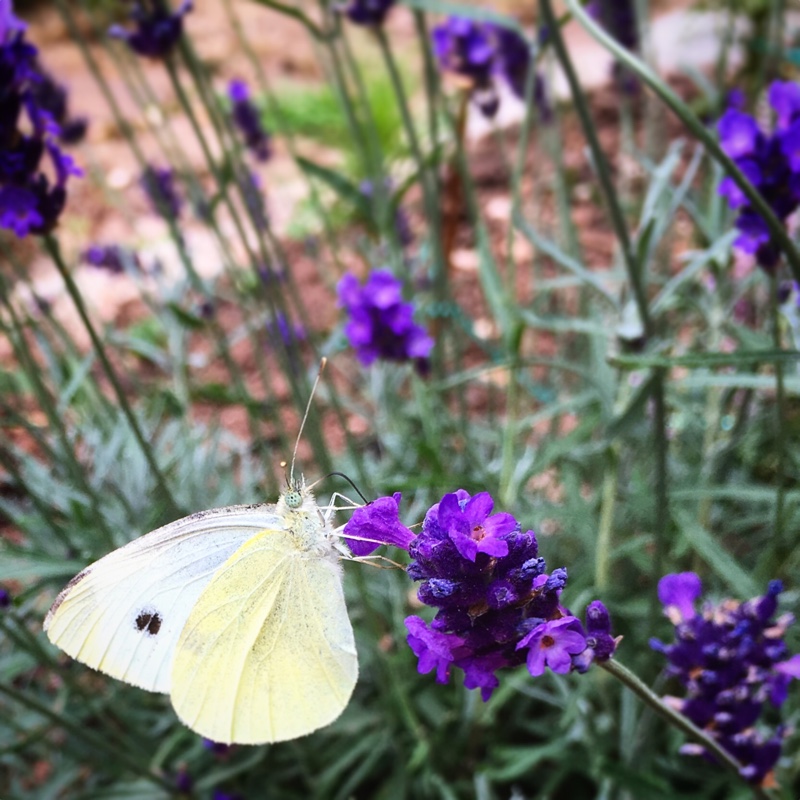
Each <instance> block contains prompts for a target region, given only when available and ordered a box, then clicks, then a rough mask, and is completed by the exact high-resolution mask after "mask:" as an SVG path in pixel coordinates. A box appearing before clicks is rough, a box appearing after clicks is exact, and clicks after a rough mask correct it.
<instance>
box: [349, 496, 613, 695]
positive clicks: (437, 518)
mask: <svg viewBox="0 0 800 800" xmlns="http://www.w3.org/2000/svg"><path fill="white" fill-rule="evenodd" d="M398 502H399V496H398V495H395V496H394V497H384V498H380V499H379V500H376V501H375V502H373V503H371V504H369V505H367V506H364V507H363V508H361V509H359V513H358V515H356V514H354V515H353V518H352V519H351V520H350V522H348V523H347V525H345V527H344V535H345V537H347V536H348V535H352V536H358V537H361V538H362V539H369V540H373V541H380V542H385V543H388V544H393V545H396V546H401V547H402V546H404V542H405V543H407V548H408V552H409V555H410V556H411V563H410V564H409V566H408V570H407V571H408V575H409V577H411V578H412V579H413V580H415V581H420V582H421V583H420V587H419V590H418V597H419V599H420V600H421V601H422V602H423V603H424V604H425V605H428V606H432V607H433V608H435V609H436V610H437V611H436V616H435V617H434V619H433V621H432V622H426V621H425V620H423V619H422V618H420V617H416V616H411V617H408V618H407V619H406V620H405V624H406V628H407V630H408V643H409V646H410V647H411V649H412V651H413V652H414V654H415V655H416V656H417V658H418V659H419V665H418V670H419V672H420V673H426V672H430V671H432V670H435V671H436V680H437V681H438V682H439V683H446V682H447V681H448V680H449V677H450V673H451V670H452V668H453V667H457V668H459V669H461V670H463V672H464V685H465V686H466V687H467V688H468V689H480V690H481V696H482V698H483V699H484V700H488V699H489V697H491V695H492V692H493V691H494V689H495V688H496V687H497V686H498V685H499V680H498V678H497V675H496V673H497V672H498V671H499V670H501V669H504V668H505V667H513V666H518V665H520V664H524V663H527V664H528V667H529V671H530V672H531V674H532V675H541V674H542V672H543V671H544V669H545V667H546V666H549V667H550V669H551V670H553V671H555V672H559V673H564V672H569V671H570V670H572V669H575V670H577V671H579V672H585V671H586V670H587V669H588V668H589V666H590V665H591V663H592V661H595V660H597V661H604V660H607V659H608V658H610V657H611V656H612V655H613V653H614V650H615V647H616V641H615V640H614V639H613V637H612V636H611V622H610V619H609V616H608V611H607V610H606V609H605V606H603V604H602V603H600V602H599V601H595V602H594V603H592V604H591V605H590V606H589V608H588V609H587V629H586V630H584V628H583V626H582V625H581V622H580V621H579V620H578V619H577V617H574V616H572V614H570V612H569V611H568V610H567V609H566V608H564V607H563V606H561V605H560V603H559V597H560V595H561V592H562V590H563V588H564V586H565V585H566V582H567V573H566V570H564V569H555V570H553V572H552V573H551V574H549V575H548V574H547V572H546V564H545V561H544V559H543V558H540V557H539V553H538V545H537V542H536V536H535V534H534V533H533V531H527V532H525V533H523V532H522V531H521V529H520V525H519V523H518V522H517V521H516V520H515V519H514V518H513V517H512V516H511V515H510V514H505V513H499V514H492V513H491V512H492V510H493V505H494V503H493V501H492V498H491V497H490V495H489V494H488V493H487V492H480V493H478V494H476V495H474V496H472V497H470V495H469V494H468V493H467V492H465V491H464V490H463V489H459V490H458V491H457V492H454V493H452V494H447V495H445V496H444V497H443V498H442V499H441V501H440V502H439V503H437V504H436V505H434V506H433V507H432V508H431V509H429V511H428V513H427V514H426V515H425V521H424V522H423V523H422V531H421V532H420V534H419V535H418V536H416V537H415V536H413V534H412V533H411V531H410V530H408V529H407V528H405V526H402V524H401V523H399V520H398V519H397V504H398ZM470 543H471V544H470ZM351 546H352V545H351Z"/></svg>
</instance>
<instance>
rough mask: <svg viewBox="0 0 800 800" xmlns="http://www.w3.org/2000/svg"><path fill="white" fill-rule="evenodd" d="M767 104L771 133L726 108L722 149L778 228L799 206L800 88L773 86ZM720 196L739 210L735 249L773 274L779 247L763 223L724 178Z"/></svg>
mask: <svg viewBox="0 0 800 800" xmlns="http://www.w3.org/2000/svg"><path fill="white" fill-rule="evenodd" d="M769 102H770V104H771V105H772V108H773V109H774V111H775V114H776V124H775V127H774V129H773V130H772V132H771V133H766V132H764V131H762V130H761V128H760V127H759V125H758V123H757V122H756V120H755V119H753V117H751V116H750V115H749V114H746V113H745V112H743V111H742V110H741V107H739V104H738V102H737V103H736V105H733V106H731V107H729V108H728V110H727V111H726V112H725V113H724V114H723V115H722V117H721V118H720V120H719V123H718V126H717V129H718V131H719V137H720V145H721V147H722V149H723V150H724V151H725V153H726V154H727V155H728V156H730V157H731V158H732V159H733V160H734V161H735V162H736V165H737V166H738V167H739V169H740V170H741V171H742V172H743V173H744V175H745V177H746V178H747V179H748V180H749V181H750V183H752V184H753V185H754V186H755V187H756V188H757V189H758V191H759V192H760V193H761V195H762V196H763V198H764V200H765V201H766V202H767V203H768V204H769V206H770V208H771V209H772V211H773V212H774V213H775V216H777V217H778V219H780V220H781V221H782V222H785V221H786V219H787V218H788V217H789V216H790V215H791V214H792V213H793V212H794V211H795V210H796V209H797V208H798V207H799V206H800V84H797V83H792V82H790V81H775V82H774V83H772V85H771V86H770V88H769ZM719 192H720V194H721V195H723V196H724V197H725V198H727V200H728V205H729V206H730V207H731V208H733V209H737V210H738V212H739V216H738V218H737V220H736V227H737V229H738V231H739V237H738V238H737V239H736V241H735V243H734V246H735V247H736V248H737V249H739V250H741V251H742V252H745V253H750V254H754V255H755V257H756V261H757V262H758V264H759V266H760V267H761V268H762V269H764V270H766V271H767V272H770V273H771V272H773V271H774V270H775V268H776V267H777V266H778V262H779V260H780V246H779V245H778V243H777V242H775V241H774V240H773V238H772V236H771V235H770V232H769V228H768V227H767V224H766V222H765V221H764V219H763V217H762V216H761V215H760V214H759V213H758V212H757V211H755V209H753V207H752V206H751V205H750V203H749V201H748V200H747V198H746V197H745V195H744V193H743V192H742V190H741V189H740V188H739V187H738V186H737V185H736V183H735V182H734V181H733V179H732V178H725V180H723V181H722V183H721V184H720V187H719Z"/></svg>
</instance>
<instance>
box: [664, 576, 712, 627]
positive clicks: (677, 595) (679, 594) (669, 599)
mask: <svg viewBox="0 0 800 800" xmlns="http://www.w3.org/2000/svg"><path fill="white" fill-rule="evenodd" d="M702 591H703V584H702V583H701V581H700V578H699V576H698V575H697V574H696V573H694V572H679V573H673V574H670V575H665V576H664V577H663V578H662V579H661V580H660V581H659V582H658V599H659V600H660V601H661V604H662V605H663V606H668V607H669V606H672V607H674V608H675V609H676V611H677V613H678V614H679V616H680V619H681V620H683V621H685V620H687V619H691V618H692V617H693V616H694V615H695V611H694V601H695V600H696V599H697V598H698V597H700V594H701V592H702Z"/></svg>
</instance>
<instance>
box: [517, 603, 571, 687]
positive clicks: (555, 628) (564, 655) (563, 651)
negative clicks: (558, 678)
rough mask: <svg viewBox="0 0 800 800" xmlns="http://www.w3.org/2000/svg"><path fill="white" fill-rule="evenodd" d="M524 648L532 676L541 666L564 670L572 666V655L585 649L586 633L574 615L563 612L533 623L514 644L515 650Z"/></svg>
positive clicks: (540, 673) (539, 672)
mask: <svg viewBox="0 0 800 800" xmlns="http://www.w3.org/2000/svg"><path fill="white" fill-rule="evenodd" d="M523 647H527V648H528V660H527V663H528V672H530V674H531V675H533V676H534V677H536V676H537V675H543V674H544V668H545V666H548V667H550V669H551V670H553V672H558V673H560V674H562V675H563V674H566V673H567V672H569V671H570V670H571V669H572V656H576V655H579V654H580V653H582V652H583V651H584V650H585V649H586V635H585V634H584V632H583V626H582V625H581V622H580V620H579V619H578V618H577V617H572V616H566V617H562V618H561V619H555V620H548V621H547V622H542V623H541V624H539V625H537V626H536V627H535V628H534V629H533V630H532V631H531V632H530V633H529V634H527V635H526V636H523V637H522V639H520V641H519V643H518V644H517V650H519V649H520V648H523Z"/></svg>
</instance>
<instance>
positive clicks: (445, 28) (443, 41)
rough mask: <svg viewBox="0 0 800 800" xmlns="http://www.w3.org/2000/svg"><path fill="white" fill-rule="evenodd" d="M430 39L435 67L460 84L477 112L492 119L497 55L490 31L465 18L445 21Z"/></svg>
mask: <svg viewBox="0 0 800 800" xmlns="http://www.w3.org/2000/svg"><path fill="white" fill-rule="evenodd" d="M432 35H433V52H434V54H435V55H436V58H437V59H438V61H439V66H440V67H441V68H442V69H443V70H444V71H445V72H451V73H453V74H455V75H458V76H459V77H460V78H461V79H462V80H464V82H465V83H466V84H467V85H468V86H469V87H470V89H471V91H472V97H473V99H474V100H475V102H476V104H477V105H478V107H479V108H480V109H481V111H482V112H483V113H484V114H485V115H486V116H487V117H493V116H494V115H495V114H496V113H497V109H498V106H499V103H500V100H499V98H498V96H497V92H496V90H495V87H494V84H493V83H492V74H493V71H494V67H495V57H496V54H497V48H496V43H495V41H494V39H493V36H492V28H491V27H490V26H488V25H484V24H482V23H480V22H475V21H474V20H471V19H466V18H465V17H448V18H447V19H446V20H445V21H444V22H443V23H442V24H441V25H437V26H436V27H435V28H434V29H433V34H432Z"/></svg>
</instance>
